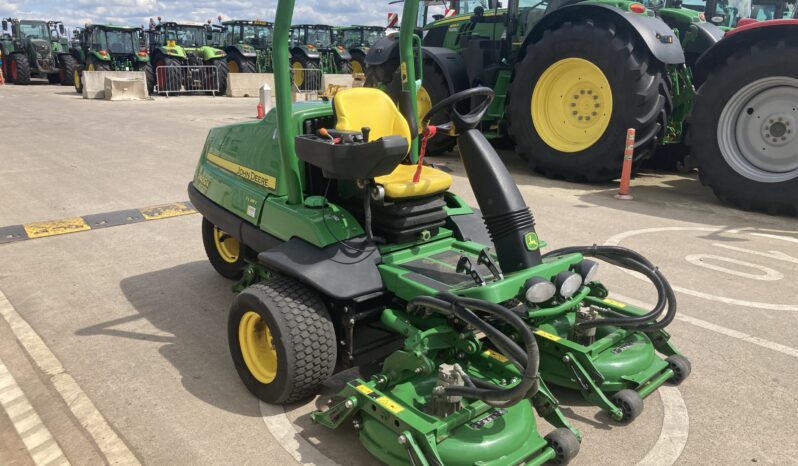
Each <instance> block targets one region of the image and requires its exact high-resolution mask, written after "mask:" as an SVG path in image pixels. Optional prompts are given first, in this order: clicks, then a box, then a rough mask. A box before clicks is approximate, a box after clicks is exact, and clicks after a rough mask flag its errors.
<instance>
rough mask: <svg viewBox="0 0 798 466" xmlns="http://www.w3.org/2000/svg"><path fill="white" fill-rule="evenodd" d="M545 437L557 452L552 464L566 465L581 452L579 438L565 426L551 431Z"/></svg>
mask: <svg viewBox="0 0 798 466" xmlns="http://www.w3.org/2000/svg"><path fill="white" fill-rule="evenodd" d="M545 439H546V441H547V442H549V446H550V447H551V448H552V449H553V450H554V452H555V453H556V454H557V456H556V457H554V459H553V460H551V464H559V465H566V464H568V463H569V462H570V461H571V460H572V459H574V458H576V455H577V454H579V448H580V447H581V444H580V443H579V439H578V438H576V435H574V433H573V432H571V431H570V430H568V429H566V428H565V427H560V428H558V429H556V430H554V431H552V432H550V433H549V434H548V435H546V437H545Z"/></svg>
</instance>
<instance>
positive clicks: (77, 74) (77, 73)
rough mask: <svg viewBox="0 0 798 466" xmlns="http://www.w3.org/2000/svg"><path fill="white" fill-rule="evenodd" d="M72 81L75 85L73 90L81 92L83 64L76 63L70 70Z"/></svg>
mask: <svg viewBox="0 0 798 466" xmlns="http://www.w3.org/2000/svg"><path fill="white" fill-rule="evenodd" d="M72 82H73V83H74V86H75V92H77V93H78V94H83V65H77V66H76V67H75V70H74V71H73V72H72Z"/></svg>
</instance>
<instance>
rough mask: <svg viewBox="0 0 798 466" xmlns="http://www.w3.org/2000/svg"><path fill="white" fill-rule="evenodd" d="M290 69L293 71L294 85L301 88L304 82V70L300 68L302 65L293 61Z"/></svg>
mask: <svg viewBox="0 0 798 466" xmlns="http://www.w3.org/2000/svg"><path fill="white" fill-rule="evenodd" d="M291 68H293V70H294V84H296V85H297V86H301V85H302V83H304V82H305V70H304V69H303V68H302V63H299V62H298V61H295V62H294V63H293V64H292V65H291Z"/></svg>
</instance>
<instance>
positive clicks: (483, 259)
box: [477, 248, 504, 280]
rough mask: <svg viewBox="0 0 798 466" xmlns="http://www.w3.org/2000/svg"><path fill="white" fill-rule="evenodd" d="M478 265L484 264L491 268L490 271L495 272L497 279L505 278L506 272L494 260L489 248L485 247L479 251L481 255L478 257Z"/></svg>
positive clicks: (494, 276)
mask: <svg viewBox="0 0 798 466" xmlns="http://www.w3.org/2000/svg"><path fill="white" fill-rule="evenodd" d="M477 264H478V265H484V266H485V267H487V268H488V270H490V273H492V274H493V278H495V279H496V280H503V279H504V274H503V273H502V269H500V268H499V264H497V263H496V261H494V260H493V257H491V255H490V254H488V248H484V249H482V250H481V251H479V257H478V258H477Z"/></svg>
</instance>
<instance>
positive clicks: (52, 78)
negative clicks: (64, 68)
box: [47, 72, 61, 84]
mask: <svg viewBox="0 0 798 466" xmlns="http://www.w3.org/2000/svg"><path fill="white" fill-rule="evenodd" d="M47 82H48V83H50V84H58V83H60V82H61V73H60V72H59V73H52V74H48V75H47Z"/></svg>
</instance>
